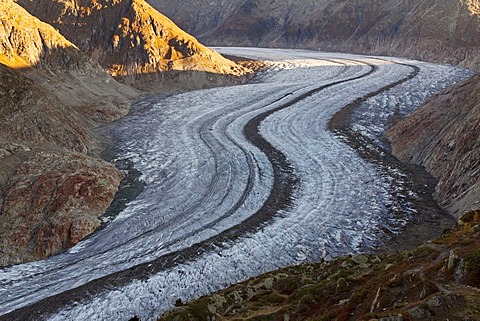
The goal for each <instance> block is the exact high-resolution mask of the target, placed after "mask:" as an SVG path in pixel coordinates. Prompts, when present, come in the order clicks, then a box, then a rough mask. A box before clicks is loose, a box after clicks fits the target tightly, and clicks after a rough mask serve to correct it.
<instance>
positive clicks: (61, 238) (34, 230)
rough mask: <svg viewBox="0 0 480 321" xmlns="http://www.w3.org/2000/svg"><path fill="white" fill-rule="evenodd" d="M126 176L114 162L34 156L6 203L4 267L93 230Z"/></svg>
mask: <svg viewBox="0 0 480 321" xmlns="http://www.w3.org/2000/svg"><path fill="white" fill-rule="evenodd" d="M122 177H123V176H122V173H121V172H119V171H118V170H117V169H116V168H115V167H114V166H113V165H112V164H109V163H107V162H104V161H102V160H99V159H95V158H92V157H88V156H86V155H82V154H78V153H64V152H63V153H62V152H40V153H37V154H36V155H34V156H33V157H32V158H31V159H29V160H28V161H26V162H25V163H23V164H22V165H21V166H20V167H19V168H18V169H17V171H16V174H15V177H14V178H12V179H11V181H10V182H9V186H8V192H7V194H6V196H5V199H4V201H3V205H2V214H1V216H0V234H1V235H2V237H1V239H0V253H1V255H0V265H4V264H12V263H20V262H25V261H31V260H38V259H42V258H45V257H47V256H50V255H53V254H56V253H58V252H60V251H63V250H64V249H66V248H69V247H71V246H73V245H75V244H77V243H78V242H79V241H80V240H81V239H83V238H84V237H85V236H87V235H89V234H91V233H92V232H93V231H95V230H96V229H97V228H98V227H99V226H100V220H99V219H98V217H99V216H100V215H102V214H103V213H104V212H105V210H106V209H107V208H108V206H109V205H110V203H111V201H112V199H113V197H114V195H115V193H116V191H117V187H118V185H119V184H120V181H121V179H122Z"/></svg>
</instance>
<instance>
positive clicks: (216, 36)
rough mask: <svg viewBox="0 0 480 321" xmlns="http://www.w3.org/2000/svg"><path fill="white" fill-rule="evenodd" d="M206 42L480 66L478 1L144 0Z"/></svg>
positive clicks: (477, 67)
mask: <svg viewBox="0 0 480 321" xmlns="http://www.w3.org/2000/svg"><path fill="white" fill-rule="evenodd" d="M148 1H149V2H150V3H151V4H152V5H153V6H154V7H155V8H157V9H159V10H161V11H162V12H164V13H165V14H167V15H168V16H170V17H171V18H172V19H173V20H174V21H176V22H178V23H179V24H180V26H181V27H182V28H184V29H186V30H187V31H188V32H191V33H193V34H194V35H196V36H198V37H199V39H200V40H201V41H203V42H205V43H207V44H209V45H235V46H239V45H240V46H267V47H271V46H273V47H289V48H308V49H320V50H322V51H345V52H350V53H370V54H382V55H385V54H388V55H395V56H399V55H402V56H408V57H412V58H419V59H421V60H430V61H437V62H447V63H454V64H462V65H464V66H468V67H472V68H475V69H479V68H480V56H479V55H478V51H479V46H480V44H479V42H478V39H480V16H479V11H480V10H479V8H480V4H479V2H478V0H433V1H432V0H420V1H409V0H391V1H371V0H353V1H351V0H307V1H302V2H298V1H293V0H288V1H267V0H241V1H232V0H224V1H215V2H209V3H208V4H204V3H203V2H202V1H198V0H187V1H167V0H148Z"/></svg>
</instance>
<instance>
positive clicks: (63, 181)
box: [0, 0, 139, 265]
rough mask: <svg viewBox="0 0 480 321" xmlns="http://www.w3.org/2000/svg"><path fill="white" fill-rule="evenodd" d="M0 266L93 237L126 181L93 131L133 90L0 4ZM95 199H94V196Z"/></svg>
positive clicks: (121, 110)
mask: <svg viewBox="0 0 480 321" xmlns="http://www.w3.org/2000/svg"><path fill="white" fill-rule="evenodd" d="M0 62H1V63H0V162H1V164H2V166H0V265H8V264H13V263H20V262H25V261H30V260H35V259H40V258H44V257H45V256H48V255H52V254H55V253H58V252H59V251H62V250H64V249H66V248H68V247H70V246H72V245H74V244H76V243H77V242H78V241H79V240H80V239H81V238H83V237H85V236H87V235H88V234H90V233H92V232H93V231H94V230H95V228H96V227H98V225H99V224H100V221H99V219H98V216H99V215H101V214H102V213H103V212H104V211H105V209H106V207H108V205H109V204H110V202H111V201H112V199H113V196H114V195H115V192H116V190H117V187H118V185H119V183H120V180H121V179H122V176H123V174H122V173H121V172H120V171H118V170H117V169H115V167H114V166H112V165H111V164H109V163H106V162H104V161H102V160H99V159H98V158H95V157H92V156H87V154H88V155H95V154H96V153H98V151H99V150H100V149H101V148H102V145H103V143H102V141H101V139H100V138H99V137H98V136H97V135H96V134H95V132H94V128H95V127H97V126H98V125H100V124H103V123H106V122H108V121H111V120H113V119H116V118H118V117H120V116H122V115H124V114H125V113H127V111H128V109H129V106H130V104H131V101H132V99H134V98H135V97H138V96H139V92H137V91H135V90H133V89H132V88H129V87H126V86H124V85H121V84H119V83H117V82H116V81H115V80H114V79H113V78H112V77H111V76H109V75H108V74H107V73H106V72H105V71H103V69H102V68H101V67H100V66H99V65H98V64H96V63H95V62H93V61H91V60H90V58H89V57H88V56H86V55H85V54H83V53H82V52H80V50H78V49H77V48H76V47H75V46H74V45H73V44H72V43H70V42H69V41H68V40H66V39H65V38H64V37H63V36H61V35H60V34H59V33H58V32H57V31H56V30H55V29H54V28H53V27H51V26H49V25H47V24H45V23H42V22H40V20H38V19H37V18H34V17H33V16H31V15H30V14H29V13H28V12H27V11H25V10H24V9H23V8H21V7H20V6H19V5H17V4H15V3H14V2H13V1H12V0H5V1H2V2H1V3H0ZM94 196H100V197H94Z"/></svg>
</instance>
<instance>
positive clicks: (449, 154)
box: [387, 75, 480, 216]
mask: <svg viewBox="0 0 480 321" xmlns="http://www.w3.org/2000/svg"><path fill="white" fill-rule="evenodd" d="M479 133H480V75H476V76H474V77H472V78H470V79H469V80H468V81H466V82H464V83H462V84H460V85H458V86H456V87H454V88H451V89H450V90H447V91H445V92H443V93H441V94H439V95H437V96H436V97H434V98H433V99H432V100H430V101H429V102H428V103H427V104H425V105H424V106H423V107H421V108H420V109H419V110H418V111H417V112H415V113H413V114H412V115H411V116H410V117H408V118H406V119H405V120H403V121H401V122H400V123H398V124H397V125H396V126H394V127H393V128H392V129H391V130H389V131H388V133H387V137H388V138H389V140H390V141H391V143H392V148H393V153H394V154H395V155H396V156H397V157H399V158H400V159H401V160H403V161H406V162H413V163H415V164H419V165H423V166H425V168H426V170H427V171H429V172H430V173H432V174H433V175H434V176H435V177H437V178H438V180H439V183H438V185H437V187H436V197H437V199H438V200H439V201H440V202H441V203H442V205H444V206H445V207H446V208H447V209H449V210H450V211H451V212H453V213H454V214H456V215H457V216H458V215H460V214H463V213H464V212H465V211H468V210H471V209H475V208H480V157H479V155H480V134H479Z"/></svg>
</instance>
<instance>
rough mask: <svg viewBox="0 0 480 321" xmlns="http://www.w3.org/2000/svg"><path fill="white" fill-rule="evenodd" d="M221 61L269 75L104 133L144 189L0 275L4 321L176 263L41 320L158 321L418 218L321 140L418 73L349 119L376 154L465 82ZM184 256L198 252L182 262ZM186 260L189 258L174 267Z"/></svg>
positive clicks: (358, 69)
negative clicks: (101, 224) (64, 246)
mask: <svg viewBox="0 0 480 321" xmlns="http://www.w3.org/2000/svg"><path fill="white" fill-rule="evenodd" d="M218 50H219V51H221V52H222V53H225V54H229V55H237V56H243V57H250V58H256V59H261V60H265V61H268V64H269V65H270V68H269V70H268V71H266V72H263V73H262V75H261V76H260V77H258V78H257V79H256V81H254V82H252V83H250V84H246V85H242V86H234V87H225V88H215V89H209V90H202V91H196V92H189V93H185V94H180V95H173V96H170V97H167V98H162V99H159V100H155V99H148V100H145V101H143V102H141V103H138V104H137V105H136V106H135V108H134V111H133V112H132V113H131V115H129V116H127V117H125V118H124V119H122V120H121V121H119V122H118V123H116V124H114V125H112V126H111V127H110V128H109V130H110V131H111V132H112V137H114V138H115V141H116V144H115V150H116V151H117V153H118V158H119V159H121V160H128V161H131V162H132V163H133V164H134V167H135V168H136V169H138V170H139V171H140V172H141V173H142V176H141V180H142V181H144V182H145V189H144V191H143V192H142V193H141V194H140V195H139V196H138V197H137V198H136V199H135V200H134V201H131V202H130V203H129V204H128V205H127V207H126V209H124V210H123V211H122V212H121V213H120V214H119V215H118V216H117V217H116V218H115V219H114V220H113V221H112V222H110V223H109V224H108V225H107V226H106V227H105V228H104V229H102V230H100V231H98V232H97V233H95V234H94V235H93V236H91V237H90V238H88V239H86V240H84V241H82V242H81V243H79V244H78V245H77V246H76V247H74V248H72V249H71V250H69V251H67V252H65V253H63V254H61V255H58V256H55V257H52V258H49V259H47V260H44V261H41V262H35V263H29V264H23V265H19V266H12V267H9V268H4V269H2V270H0V319H1V318H2V317H1V315H5V314H7V313H9V312H12V311H14V310H15V309H19V308H22V307H25V306H28V305H30V304H34V303H35V302H37V301H40V300H42V299H45V298H48V297H51V296H53V295H56V294H59V293H63V292H65V291H67V290H70V289H75V288H77V287H80V286H82V285H84V284H86V283H88V282H90V281H92V280H96V279H102V278H105V279H106V280H108V278H109V276H111V275H112V274H113V273H116V272H119V271H125V270H127V269H129V268H131V267H134V266H138V265H140V264H144V263H148V262H156V263H155V264H157V265H162V264H163V263H162V258H163V257H166V256H167V255H169V254H172V253H175V255H174V257H173V258H171V256H170V258H169V260H170V261H169V263H168V264H167V263H165V264H164V267H163V268H161V269H157V270H156V271H155V273H152V274H151V275H149V276H148V277H147V278H142V279H141V280H140V278H138V279H137V277H135V276H134V277H133V279H132V280H131V281H129V282H126V283H125V284H121V285H119V286H117V287H115V288H108V289H107V287H105V288H104V289H101V291H98V293H95V294H94V295H91V296H85V297H84V298H83V299H82V301H81V302H72V303H71V304H69V305H67V306H64V307H62V308H61V309H60V310H58V311H56V313H55V314H53V315H48V316H47V315H46V316H45V318H48V319H52V320H67V319H68V320H75V319H78V320H85V319H94V320H103V319H105V320H109V319H126V320H128V319H129V318H130V317H132V316H134V315H137V316H139V317H140V318H141V319H142V320H148V319H154V318H155V317H156V316H158V315H159V314H160V313H161V312H163V311H165V310H166V309H167V308H169V307H171V306H172V305H173V303H174V302H175V300H176V299H178V298H181V299H182V300H189V299H192V298H196V297H199V296H201V295H204V294H207V293H209V292H212V291H215V290H218V289H220V288H222V287H225V286H228V285H230V284H231V283H234V282H237V281H240V280H243V279H245V278H247V277H250V276H254V275H257V274H259V273H262V272H266V271H270V270H272V269H276V268H278V267H282V266H286V265H291V264H297V263H301V262H309V261H316V260H320V259H323V258H326V259H329V258H331V257H335V256H338V255H343V254H349V253H358V252H359V251H365V250H369V249H373V248H375V247H376V246H378V245H379V244H380V243H381V240H382V239H383V238H384V236H385V235H384V234H385V230H389V231H390V232H392V233H396V232H398V231H400V230H401V228H402V226H403V225H404V224H406V222H408V219H409V217H411V216H412V215H415V208H411V209H410V212H406V213H405V215H404V216H403V217H398V216H396V215H392V213H391V210H390V209H391V208H392V206H394V204H395V203H397V202H396V200H395V199H394V196H393V194H392V191H391V190H390V185H389V181H390V180H391V177H388V176H386V175H385V173H383V172H381V171H380V170H379V169H378V168H376V166H375V165H373V164H371V163H369V162H367V161H366V160H364V159H362V158H360V157H359V156H358V154H357V153H356V151H355V150H353V149H352V148H350V147H349V146H348V145H346V144H345V143H343V142H342V140H341V139H339V138H338V137H337V136H335V135H334V134H332V133H331V132H329V131H328V130H327V125H328V122H329V120H330V119H331V117H332V116H333V115H334V114H335V113H336V112H337V111H339V110H341V109H342V108H343V107H344V106H346V105H347V104H349V103H350V102H352V101H353V100H355V99H356V98H358V97H361V96H364V95H367V94H369V93H371V92H374V91H377V90H379V89H381V88H383V87H385V86H387V85H389V84H391V83H394V82H396V81H398V80H399V79H403V78H405V77H407V76H408V75H409V74H411V72H412V66H416V67H418V68H419V70H420V72H419V73H418V75H416V77H414V78H413V79H411V80H408V81H406V82H404V83H402V84H400V85H398V86H396V87H394V88H392V89H390V90H388V91H386V92H383V93H382V94H380V95H377V96H375V97H372V98H370V99H369V100H367V101H366V102H365V103H364V104H362V106H360V108H358V109H357V110H356V111H355V112H354V115H353V121H354V124H353V127H354V129H355V130H357V131H358V132H360V133H362V134H364V135H366V136H368V137H371V138H372V139H373V140H374V141H376V142H378V144H382V142H381V132H382V131H383V130H384V129H385V127H386V124H387V121H388V118H389V117H391V116H392V115H394V114H396V113H399V112H400V113H401V114H407V113H410V112H412V111H413V110H414V109H415V108H417V107H418V106H419V105H420V104H421V103H422V102H423V101H425V100H426V99H427V98H428V97H430V96H431V95H433V94H434V93H436V92H438V91H439V90H441V89H443V88H445V87H446V86H448V85H449V84H452V83H453V82H455V81H459V80H461V79H463V78H465V77H467V76H468V75H470V73H469V72H468V71H466V70H463V69H460V68H457V67H452V66H444V65H434V64H428V63H423V62H418V61H409V60H405V59H399V58H386V57H383V58H379V57H365V56H357V55H348V54H334V53H321V52H313V51H303V50H278V49H277V50H274V49H254V48H218ZM272 111H275V112H272ZM262 115H265V117H263V118H264V120H263V118H262V121H261V122H260V123H259V128H258V129H259V132H260V134H261V136H262V137H263V138H264V139H265V140H266V141H268V143H269V144H270V145H271V148H272V149H273V150H275V151H276V152H277V153H280V154H281V155H283V156H284V157H285V164H286V165H288V169H289V171H290V172H289V173H288V175H290V176H291V177H292V179H293V180H294V182H295V183H294V184H291V185H294V186H291V188H290V190H289V195H287V196H286V197H287V199H288V200H287V201H285V204H283V205H282V204H280V205H278V207H276V208H275V209H276V210H275V213H270V214H268V213H267V214H265V213H266V212H268V209H267V210H266V212H265V210H264V209H263V205H264V204H266V203H268V199H269V197H271V195H272V194H275V193H277V192H278V190H277V189H276V187H275V186H277V185H275V184H277V182H278V180H279V178H278V176H276V174H275V168H276V167H275V166H276V165H275V164H274V165H272V161H271V159H269V157H270V156H268V153H267V154H266V153H264V152H263V151H262V150H261V149H260V148H259V146H256V145H255V144H254V142H253V141H252V139H251V138H250V137H247V136H248V135H253V134H254V133H250V134H249V133H247V131H246V129H245V128H246V127H248V126H249V125H248V124H249V123H251V122H252V120H254V119H260V118H258V117H261V116H262ZM285 164H284V165H285ZM274 187H275V188H274ZM252 217H253V218H255V219H254V220H253V223H251V224H250V223H249V224H247V225H245V224H244V222H245V221H248V220H249V219H250V220H252ZM202 244H205V246H204V247H203V248H202ZM195 246H196V247H195ZM192 248H194V249H195V251H196V253H192V252H191V251H190V252H188V250H189V249H192ZM197 249H198V250H197ZM184 252H185V253H187V254H188V255H187V256H188V258H187V259H178V260H176V259H175V257H176V256H177V254H178V257H181V256H182V253H184ZM152 264H153V263H152ZM106 282H108V281H106ZM11 315H14V313H13V314H11Z"/></svg>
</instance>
